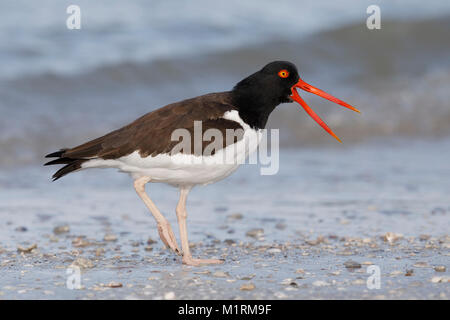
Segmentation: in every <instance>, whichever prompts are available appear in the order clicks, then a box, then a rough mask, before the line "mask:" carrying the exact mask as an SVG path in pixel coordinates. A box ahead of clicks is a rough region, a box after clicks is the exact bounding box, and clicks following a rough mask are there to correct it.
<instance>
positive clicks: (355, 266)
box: [344, 260, 361, 269]
mask: <svg viewBox="0 0 450 320" xmlns="http://www.w3.org/2000/svg"><path fill="white" fill-rule="evenodd" d="M344 266H345V267H346V268H347V269H359V268H361V264H360V263H359V262H356V261H353V260H348V261H346V262H344Z"/></svg>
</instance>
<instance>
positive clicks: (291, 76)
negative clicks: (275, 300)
mask: <svg viewBox="0 0 450 320" xmlns="http://www.w3.org/2000/svg"><path fill="white" fill-rule="evenodd" d="M297 88H298V89H302V90H305V91H308V92H311V93H314V94H316V95H319V96H321V97H323V98H325V99H328V100H331V101H333V102H335V103H337V104H339V105H342V106H344V107H347V108H349V109H351V110H354V111H357V112H359V111H358V110H357V109H355V108H353V107H352V106H350V105H349V104H347V103H345V102H343V101H341V100H339V99H336V98H335V97H333V96H331V95H329V94H328V93H326V92H324V91H322V90H320V89H318V88H315V87H313V86H311V85H309V84H307V83H306V82H304V81H303V80H302V79H300V77H299V75H298V72H297V68H296V67H295V65H294V64H292V63H290V62H286V61H274V62H271V63H269V64H267V65H266V66H265V67H263V68H262V69H261V70H259V71H258V72H256V73H254V74H252V75H250V76H248V77H247V78H245V79H244V80H242V81H240V82H239V83H238V84H237V85H236V86H235V87H234V88H233V89H232V90H231V91H227V92H219V93H211V94H206V95H203V96H199V97H196V98H192V99H188V100H183V101H180V102H176V103H173V104H169V105H167V106H165V107H162V108H160V109H157V110H155V111H152V112H149V113H147V114H146V115H144V116H142V117H141V118H139V119H137V120H136V121H134V122H132V123H130V124H129V125H127V126H125V127H123V128H121V129H118V130H115V131H112V132H110V133H108V134H106V135H104V136H102V137H100V138H97V139H94V140H92V141H89V142H86V143H84V144H82V145H79V146H77V147H75V148H71V149H61V150H60V151H57V152H54V153H51V154H48V155H47V156H46V157H47V158H57V159H55V160H53V161H50V162H47V163H46V164H45V165H54V164H64V165H65V166H64V167H62V168H61V169H59V170H58V171H57V172H56V173H55V174H54V175H53V179H54V180H57V179H59V178H61V177H63V176H65V175H66V174H68V173H71V172H75V171H79V170H82V169H87V168H117V169H119V170H120V171H122V172H127V173H129V174H130V175H131V176H132V178H133V179H134V188H135V190H136V192H137V194H138V195H139V197H140V198H141V199H142V200H143V201H144V203H145V205H146V206H147V207H148V209H149V210H150V212H151V213H152V215H153V216H154V218H155V219H156V222H157V224H158V232H159V235H160V237H161V240H162V241H163V242H164V244H165V245H166V246H167V247H169V248H170V249H172V250H173V251H175V252H176V253H177V254H180V255H182V262H183V263H184V264H187V265H200V264H214V263H222V262H223V260H217V259H194V258H193V257H192V255H191V253H190V250H189V243H188V237H187V228H186V217H187V213H186V199H187V196H188V193H189V191H190V189H191V188H192V187H193V186H195V185H204V184H209V183H212V182H216V181H218V180H221V179H223V178H225V177H227V176H228V175H230V174H231V173H233V172H234V171H235V170H236V169H237V167H238V166H239V165H240V164H241V163H242V160H243V159H245V158H246V157H247V156H248V155H249V154H250V153H251V152H253V151H254V150H255V149H256V147H257V145H258V143H259V141H260V138H261V135H260V133H261V131H262V129H263V128H264V127H265V125H266V122H267V119H268V117H269V115H270V113H271V112H272V111H273V110H274V109H275V107H276V106H278V105H279V104H281V103H288V102H293V101H296V102H298V103H299V104H300V105H301V106H302V107H303V108H304V109H305V111H306V112H307V113H308V114H309V115H310V116H311V117H312V118H313V119H314V120H315V121H317V123H318V124H319V125H320V126H322V127H323V128H324V129H325V130H326V131H327V132H328V133H329V134H331V135H332V136H333V137H335V138H336V139H337V140H338V141H340V140H339V138H338V137H337V136H336V135H335V134H334V133H333V132H332V131H331V130H330V129H329V128H328V126H327V125H326V124H325V122H323V121H322V120H321V119H320V118H319V116H317V114H315V113H314V111H313V110H312V109H311V108H310V107H309V106H308V105H307V104H306V103H305V101H304V100H303V99H302V98H301V97H300V96H299V94H298V92H297ZM198 124H200V130H201V135H200V136H201V137H202V138H203V140H202V141H200V143H198V141H196V139H193V138H192V137H193V136H195V135H196V132H195V131H196V130H197V128H196V126H197V125H198ZM177 130H178V133H177ZM230 131H231V132H232V133H233V132H239V133H238V134H232V135H231V136H232V139H222V141H220V140H219V143H216V142H217V141H216V139H218V136H217V133H220V134H222V137H225V136H227V134H229V133H230ZM208 132H210V133H211V132H215V133H216V135H215V136H214V137H215V139H214V141H213V142H209V141H208V139H204V136H206V135H207V133H208ZM174 133H176V134H174ZM183 134H185V135H187V136H190V138H189V139H188V141H187V142H188V143H187V146H188V147H186V144H184V147H183V148H180V147H179V144H180V142H179V141H180V139H179V138H180V137H181V136H182V135H183ZM174 137H175V138H174ZM177 137H178V139H177ZM194 140H195V141H194ZM209 140H212V139H211V137H210V138H209ZM230 140H231V141H230ZM185 142H186V141H185ZM211 143H214V148H210V147H209V146H210V144H211ZM208 150H209V151H208ZM207 151H208V152H207ZM224 159H227V160H226V161H223V160H224ZM230 159H231V161H230ZM199 160H200V161H199ZM148 182H164V183H168V184H170V185H173V186H176V187H178V188H179V189H180V199H179V201H178V205H177V207H176V214H177V219H178V224H179V228H180V238H181V248H182V251H181V250H180V248H179V247H178V245H177V241H176V239H175V235H174V233H173V231H172V228H171V226H170V224H169V222H168V221H167V219H166V218H165V217H164V216H163V215H162V214H161V212H160V211H159V210H158V208H157V207H156V206H155V204H154V203H153V201H152V200H151V199H150V198H149V196H148V195H147V194H146V192H145V185H146V184H147V183H148Z"/></svg>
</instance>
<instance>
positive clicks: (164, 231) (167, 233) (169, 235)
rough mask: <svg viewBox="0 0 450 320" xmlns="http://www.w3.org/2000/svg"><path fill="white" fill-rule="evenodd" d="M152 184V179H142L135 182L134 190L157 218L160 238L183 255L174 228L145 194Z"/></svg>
mask: <svg viewBox="0 0 450 320" xmlns="http://www.w3.org/2000/svg"><path fill="white" fill-rule="evenodd" d="M148 182H150V178H148V177H141V178H139V179H136V180H135V181H134V189H136V192H137V194H138V195H139V197H141V199H142V201H144V203H145V205H146V206H147V208H148V209H149V210H150V212H151V213H152V215H153V217H155V219H156V222H157V223H158V232H159V237H160V238H161V240H162V242H163V243H164V244H165V245H166V246H167V247H169V248H170V249H172V250H173V251H175V253H177V254H178V255H181V250H180V248H179V247H178V244H177V240H176V238H175V235H174V233H173V231H172V227H171V226H170V223H169V221H167V219H166V218H165V217H164V216H163V215H162V214H161V212H159V210H158V208H157V207H156V206H155V204H154V203H153V201H152V200H151V199H150V197H149V196H148V195H147V194H146V193H145V184H146V183H148Z"/></svg>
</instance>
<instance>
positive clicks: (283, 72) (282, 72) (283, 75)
mask: <svg viewBox="0 0 450 320" xmlns="http://www.w3.org/2000/svg"><path fill="white" fill-rule="evenodd" d="M278 76H279V77H280V78H287V77H289V71H287V70H286V69H283V70H280V71H279V72H278Z"/></svg>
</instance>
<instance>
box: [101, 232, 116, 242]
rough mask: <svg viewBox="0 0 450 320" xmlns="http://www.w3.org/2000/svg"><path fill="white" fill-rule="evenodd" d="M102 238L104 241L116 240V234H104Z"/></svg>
mask: <svg viewBox="0 0 450 320" xmlns="http://www.w3.org/2000/svg"><path fill="white" fill-rule="evenodd" d="M103 240H104V241H116V240H117V236H116V235H115V234H111V233H110V234H106V235H105V236H104V237H103Z"/></svg>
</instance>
